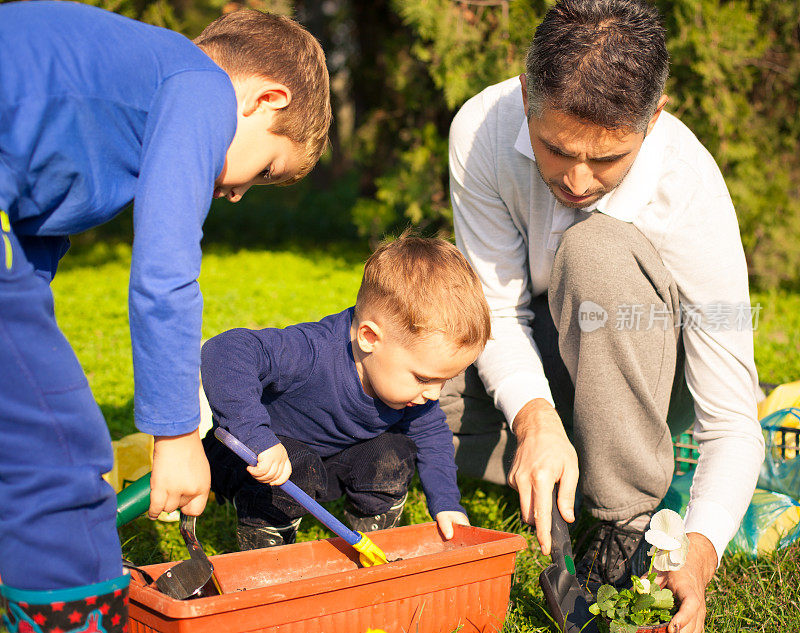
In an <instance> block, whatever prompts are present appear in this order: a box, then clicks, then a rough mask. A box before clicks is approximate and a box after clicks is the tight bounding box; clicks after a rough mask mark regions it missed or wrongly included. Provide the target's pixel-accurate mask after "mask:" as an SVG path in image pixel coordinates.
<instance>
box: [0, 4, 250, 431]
mask: <svg viewBox="0 0 800 633" xmlns="http://www.w3.org/2000/svg"><path fill="white" fill-rule="evenodd" d="M0 50H1V51H3V53H2V54H0V88H1V89H0V209H4V210H5V211H6V212H7V213H8V214H9V216H10V218H11V222H12V229H13V231H14V232H15V233H16V234H18V235H21V236H22V235H43V236H53V235H55V236H67V235H69V234H72V233H78V232H80V231H84V230H86V229H88V228H90V227H93V226H97V225H98V224H102V223H104V222H106V221H108V220H110V219H111V218H112V217H114V216H115V215H116V214H117V213H119V212H120V210H121V209H122V208H124V207H125V206H126V205H127V204H128V203H129V202H130V201H131V200H134V207H133V227H134V242H133V257H132V262H131V274H130V294H129V312H130V328H131V339H132V344H133V363H134V376H135V415H136V423H137V427H138V428H139V430H141V431H144V432H147V433H151V434H153V435H178V434H182V433H186V432H189V431H192V430H193V429H195V428H196V427H197V425H198V423H199V419H200V409H199V403H198V398H197V393H198V387H199V377H198V374H199V371H198V369H199V349H200V322H201V316H202V297H201V295H200V290H199V287H198V284H197V277H198V275H199V273H200V258H201V252H200V240H201V237H202V229H201V227H202V224H203V221H204V219H205V217H206V214H207V213H208V209H209V206H210V203H211V198H212V194H213V188H214V181H215V179H216V177H217V176H218V175H219V173H220V172H221V171H222V167H223V165H224V162H225V154H226V151H227V149H228V146H229V145H230V142H231V140H232V139H233V135H234V132H235V129H236V95H235V93H234V90H233V85H232V84H231V81H230V79H229V77H228V75H227V74H226V73H225V72H224V71H222V70H221V69H220V68H219V67H218V66H217V65H216V64H214V62H213V61H212V60H211V59H210V58H209V57H208V56H207V55H206V54H205V53H203V51H201V50H200V49H199V48H198V47H197V46H195V45H194V44H193V43H192V42H191V41H190V40H188V39H186V38H185V37H183V36H182V35H180V34H178V33H174V32H172V31H169V30H167V29H161V28H157V27H154V26H150V25H147V24H143V23H141V22H136V21H134V20H130V19H128V18H125V17H122V16H119V15H115V14H113V13H110V12H108V11H103V10H100V9H96V8H93V7H90V6H86V5H82V4H78V3H73V2H46V1H40V2H20V3H9V4H3V5H0Z"/></svg>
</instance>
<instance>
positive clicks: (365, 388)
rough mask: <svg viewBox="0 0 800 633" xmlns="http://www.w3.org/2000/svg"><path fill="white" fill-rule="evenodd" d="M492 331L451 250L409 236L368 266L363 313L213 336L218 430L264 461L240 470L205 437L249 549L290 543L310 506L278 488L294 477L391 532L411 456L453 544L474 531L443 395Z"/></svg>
mask: <svg viewBox="0 0 800 633" xmlns="http://www.w3.org/2000/svg"><path fill="white" fill-rule="evenodd" d="M489 335H490V325H489V310H488V306H487V304H486V299H485V298H484V296H483V291H482V289H481V286H480V283H479V281H478V278H477V276H476V275H475V273H474V272H473V270H472V268H471V267H470V265H469V264H468V263H467V261H466V260H465V259H464V257H463V255H461V253H460V252H459V251H458V250H457V249H456V247H455V246H453V245H452V244H450V243H448V242H445V241H444V240H439V239H423V238H419V237H409V236H402V237H400V238H399V239H397V240H395V241H394V242H391V243H388V244H384V245H383V246H381V247H380V248H379V249H378V250H376V251H375V253H373V255H372V256H371V257H370V258H369V260H368V261H367V263H366V265H365V267H364V276H363V279H362V282H361V287H360V289H359V291H358V296H357V298H356V305H355V306H354V307H351V308H348V309H347V310H344V311H343V312H340V313H338V314H333V315H330V316H327V317H325V318H324V319H322V320H321V321H318V322H316V323H301V324H299V325H293V326H290V327H287V328H284V329H277V328H267V329H264V330H248V329H234V330H229V331H227V332H224V333H222V334H220V335H218V336H215V337H214V338H212V339H210V340H209V341H208V342H207V343H206V344H205V345H204V346H203V351H202V355H201V357H202V360H201V369H202V376H203V388H204V389H205V392H206V395H207V396H208V402H209V404H210V406H211V410H212V412H213V414H214V424H215V425H219V426H221V427H222V428H224V429H226V430H227V431H229V432H230V433H232V434H233V435H234V436H235V437H237V438H238V439H239V440H240V441H242V442H244V443H245V444H246V445H247V446H249V447H250V449H251V450H253V452H255V453H256V454H257V455H258V464H257V465H256V466H245V465H244V463H243V462H242V461H241V460H240V459H239V458H238V457H237V456H236V455H234V454H233V453H232V452H231V451H230V450H229V449H228V448H227V447H225V446H224V445H222V444H221V443H220V442H219V441H218V440H217V439H216V437H215V436H214V434H213V433H208V434H207V435H206V437H205V439H204V440H203V444H204V446H205V449H206V453H207V455H208V458H209V462H210V464H211V488H212V490H214V492H215V494H217V495H218V497H220V498H222V499H228V500H230V501H232V502H233V503H234V506H235V507H236V512H237V518H238V526H237V537H238V541H239V546H240V548H241V549H253V548H259V547H269V546H273V545H283V544H288V543H292V542H294V539H295V535H296V533H297V528H298V526H299V524H300V519H301V517H302V516H303V515H304V514H305V513H306V510H305V509H304V508H303V507H302V506H300V505H299V504H297V503H296V502H295V501H294V500H292V498H291V497H290V496H288V495H287V494H286V493H284V492H283V491H282V490H280V489H279V488H276V487H273V486H277V485H280V484H282V483H283V482H285V481H286V480H287V479H288V478H289V476H290V475H292V481H293V482H294V483H295V484H297V485H298V486H299V487H300V488H302V489H303V490H304V491H305V492H306V493H308V494H309V495H310V496H312V497H313V498H314V499H316V500H317V501H320V502H326V501H332V500H334V499H337V498H339V497H341V496H342V495H346V497H347V505H346V509H345V518H346V519H347V521H348V522H349V523H350V526H351V527H352V528H353V529H354V530H357V531H360V532H369V531H372V530H376V529H383V528H389V527H394V526H395V525H396V524H397V522H398V521H399V519H400V516H401V514H402V511H403V505H404V503H405V499H406V495H407V490H408V485H409V483H410V481H411V477H412V475H413V474H414V463H415V462H416V466H417V468H418V469H419V476H420V480H421V482H422V487H423V490H424V491H425V495H426V497H427V500H428V509H429V510H430V513H431V516H433V517H435V518H436V521H437V522H438V524H439V527H440V529H441V531H442V534H443V535H444V537H445V538H447V539H449V538H452V536H453V524H461V525H469V521H468V519H467V516H466V513H465V512H464V509H463V508H462V507H461V505H460V504H459V502H460V494H459V491H458V487H457V485H456V465H455V462H454V450H453V436H452V434H451V432H450V430H449V428H448V426H447V424H446V422H445V416H444V414H443V413H442V411H441V409H440V408H439V402H438V399H439V392H440V391H441V389H442V386H443V385H444V383H445V382H446V381H447V380H448V379H449V378H452V377H453V376H456V375H457V374H459V373H461V372H462V371H463V370H464V368H466V367H467V366H468V365H470V364H471V363H472V362H473V361H474V360H475V358H476V357H477V356H478V354H479V353H480V352H481V350H482V349H483V347H484V345H485V344H486V341H487V340H488V339H489ZM264 484H272V485H264Z"/></svg>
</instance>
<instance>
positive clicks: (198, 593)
mask: <svg viewBox="0 0 800 633" xmlns="http://www.w3.org/2000/svg"><path fill="white" fill-rule="evenodd" d="M196 522H197V517H192V516H187V515H185V514H183V512H181V524H180V532H181V536H182V537H183V540H184V542H185V543H186V549H188V550H189V559H188V560H184V561H181V562H180V563H178V564H177V565H174V566H173V567H170V568H169V569H168V570H167V571H165V572H164V573H163V574H161V575H160V576H159V577H158V578H156V587H158V590H159V591H160V592H161V593H165V594H167V595H168V596H169V597H170V598H175V599H176V600H187V599H189V598H205V597H207V596H219V595H221V594H222V588H221V587H220V585H219V581H218V580H217V577H216V576H215V575H214V566H213V565H212V564H211V561H210V560H209V559H208V557H207V556H206V553H205V552H204V551H203V547H202V545H200V541H198V540H197V536H196V534H195V524H196Z"/></svg>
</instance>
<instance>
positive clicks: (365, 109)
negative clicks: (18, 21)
mask: <svg viewBox="0 0 800 633" xmlns="http://www.w3.org/2000/svg"><path fill="white" fill-rule="evenodd" d="M89 1H90V2H91V3H92V4H96V5H98V6H102V7H104V8H107V9H110V10H113V11H117V12H119V13H122V14H124V15H127V16H129V17H134V18H137V19H142V20H145V21H147V22H151V23H153V24H157V25H159V26H165V27H168V28H172V29H175V30H178V31H181V32H183V33H184V34H186V35H188V36H190V37H191V36H194V35H196V34H197V33H199V31H200V29H201V28H202V27H203V26H204V25H205V24H206V23H208V22H209V21H210V20H212V19H213V18H215V17H217V16H218V15H220V14H221V13H222V12H224V11H229V10H233V9H236V8H239V7H241V6H250V7H253V8H258V9H263V10H269V11H275V12H279V13H284V14H290V15H293V16H294V17H295V18H297V19H298V20H299V21H300V22H301V23H303V24H304V25H305V26H306V27H308V28H309V30H310V31H311V32H312V33H314V34H315V35H316V36H317V37H318V38H319V39H320V41H321V42H322V44H323V47H324V48H325V50H326V52H327V54H328V60H329V67H330V70H331V78H332V95H333V101H334V108H335V110H334V111H335V119H334V126H333V129H332V130H331V149H330V153H329V155H328V156H327V157H326V158H325V159H324V160H323V163H322V164H321V165H320V166H319V167H318V168H317V169H315V170H314V171H313V172H312V174H311V176H310V178H308V179H306V180H307V181H308V182H306V183H303V184H301V185H299V187H300V188H303V187H305V189H304V192H305V193H304V195H303V196H302V198H303V200H304V201H311V202H308V203H307V204H305V208H304V209H303V210H302V212H303V213H313V208H314V206H315V205H314V204H313V199H314V192H315V191H317V192H321V191H323V190H326V191H333V190H336V191H337V194H336V195H337V196H340V197H341V201H342V204H343V205H347V207H348V209H350V211H349V212H350V214H351V221H352V223H353V224H354V225H355V227H356V228H357V230H358V231H359V232H360V234H361V235H362V236H365V237H368V238H369V239H370V240H371V241H375V240H377V239H379V238H380V237H381V236H382V235H383V234H384V233H386V232H387V231H396V230H398V229H399V228H401V227H403V226H405V225H408V224H411V225H414V226H417V227H419V228H420V229H422V230H423V231H426V232H440V233H444V234H447V233H449V232H450V231H451V230H452V217H451V211H450V202H449V195H448V178H447V134H448V128H449V125H450V121H451V120H452V117H453V115H454V114H455V112H456V111H457V109H458V108H459V107H460V106H461V104H463V103H464V101H466V100H467V99H468V98H469V97H471V96H472V95H474V94H476V93H478V92H479V91H480V90H482V89H483V88H484V87H486V86H488V85H490V84H493V83H497V82H499V81H502V80H504V79H506V78H508V77H511V76H514V75H516V74H519V73H520V72H522V70H523V62H524V56H525V52H526V49H527V46H528V44H529V42H530V39H531V38H532V36H533V32H534V30H535V28H536V26H537V25H538V23H539V21H540V20H541V18H542V16H543V15H544V13H545V11H546V10H547V8H548V7H549V6H551V5H552V4H553V1H552V0H371V1H370V2H362V1H359V0H325V1H324V2H314V1H312V0H243V1H242V2H229V1H228V0H197V1H190V0H89ZM654 1H655V2H656V4H657V6H658V7H659V9H660V11H661V13H662V15H663V16H664V19H665V23H666V26H667V31H668V34H669V39H668V48H669V51H670V57H671V74H670V79H669V82H668V85H667V93H668V95H669V96H670V102H669V104H668V106H667V109H668V110H670V111H672V112H673V113H675V114H677V115H678V116H679V117H680V118H681V120H683V121H684V123H686V124H687V125H688V126H689V128H690V129H691V130H692V131H693V132H694V133H695V135H696V136H697V137H698V138H699V139H700V141H701V142H702V143H703V144H704V145H705V146H706V147H707V148H708V150H709V151H710V152H711V154H712V155H713V156H714V157H715V159H716V160H717V162H718V164H719V165H720V168H721V169H722V172H723V174H724V176H725V178H726V181H727V183H728V187H729V189H730V192H731V195H732V197H733V200H734V203H735V205H736V209H737V213H738V216H739V223H740V227H741V231H742V239H743V243H744V247H745V252H746V255H747V258H748V263H749V266H750V272H751V278H752V280H753V281H754V283H755V285H756V286H759V287H762V288H769V287H775V286H784V287H790V288H795V289H797V288H800V152H799V151H798V141H799V140H800V117H799V116H798V111H799V110H800V5H798V0H790V1H786V0H654ZM269 195H270V197H271V199H272V200H273V202H277V203H278V204H280V202H281V200H287V201H288V200H291V199H295V198H297V196H296V195H295V196H288V197H287V194H286V193H285V192H280V191H276V192H274V193H270V194H269ZM320 195H321V194H320ZM331 204H332V200H331V199H330V196H328V197H327V198H326V199H325V204H324V205H320V209H323V208H324V209H326V210H327V211H329V210H330V209H331ZM327 211H326V212H327ZM709 229H710V230H713V228H712V227H709Z"/></svg>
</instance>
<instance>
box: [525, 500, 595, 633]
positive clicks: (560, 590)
mask: <svg viewBox="0 0 800 633" xmlns="http://www.w3.org/2000/svg"><path fill="white" fill-rule="evenodd" d="M557 498H558V485H556V486H555V487H554V488H553V510H552V515H553V521H552V527H551V529H550V539H551V546H550V547H551V549H550V558H551V559H552V561H553V562H552V563H551V564H550V565H548V566H547V567H546V568H545V569H544V570H542V573H541V574H539V584H540V585H541V587H542V592H543V593H544V599H545V602H546V603H547V608H548V609H549V611H550V615H551V616H552V618H553V620H554V621H555V623H556V625H557V626H558V627H559V630H560V631H563V632H564V633H580V632H582V633H597V625H596V624H595V622H594V620H593V618H594V616H593V615H592V614H591V613H589V605H590V604H591V603H592V602H594V600H593V599H592V596H591V594H590V593H589V592H588V591H586V590H584V589H583V588H581V586H580V584H579V583H578V579H577V578H576V576H575V561H574V560H573V558H572V544H571V543H570V540H569V528H568V527H567V522H566V521H565V520H564V517H562V516H561V512H559V510H558V505H557Z"/></svg>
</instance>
